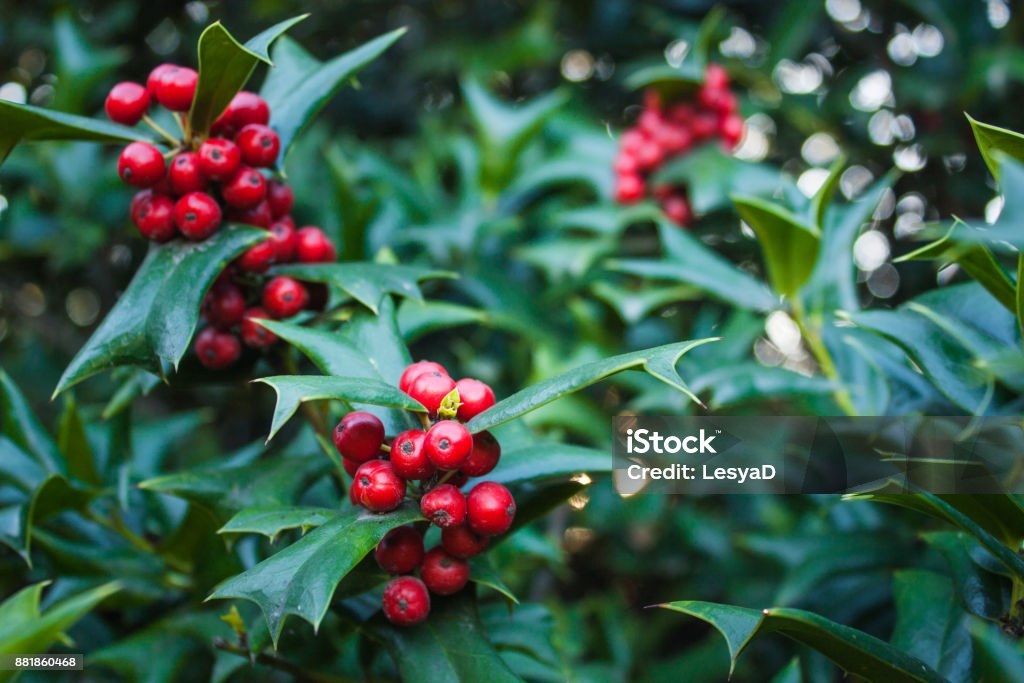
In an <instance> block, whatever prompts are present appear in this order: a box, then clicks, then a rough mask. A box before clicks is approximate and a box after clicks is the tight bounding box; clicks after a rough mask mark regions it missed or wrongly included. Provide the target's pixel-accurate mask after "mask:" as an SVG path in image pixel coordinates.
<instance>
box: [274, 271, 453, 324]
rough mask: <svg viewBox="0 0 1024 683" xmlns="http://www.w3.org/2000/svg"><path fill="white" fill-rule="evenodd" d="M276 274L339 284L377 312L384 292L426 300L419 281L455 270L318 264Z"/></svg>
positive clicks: (342, 288)
mask: <svg viewBox="0 0 1024 683" xmlns="http://www.w3.org/2000/svg"><path fill="white" fill-rule="evenodd" d="M274 272H275V273H279V274H282V275H290V276H292V277H294V278H298V279H299V280H305V281H308V282H325V283H327V284H332V285H335V286H336V287H339V288H340V289H341V290H342V291H344V292H345V293H346V294H348V295H349V296H351V297H352V298H353V299H355V300H356V301H358V302H359V303H361V304H363V305H364V306H366V307H367V308H369V309H370V310H371V311H373V312H374V313H378V312H379V311H378V310H377V304H378V303H380V300H381V297H383V296H384V295H385V294H396V295H399V296H407V297H411V298H413V299H416V300H417V301H422V300H423V293H422V292H420V288H419V285H418V283H419V282H420V281H422V280H427V279H430V278H439V277H445V278H448V277H455V274H454V273H448V272H444V271H439V270H430V269H429V268H418V267H416V266H395V265H390V264H384V263H317V264H297V265H288V266H279V267H277V268H275V269H274Z"/></svg>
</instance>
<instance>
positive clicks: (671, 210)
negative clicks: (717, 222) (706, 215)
mask: <svg viewBox="0 0 1024 683" xmlns="http://www.w3.org/2000/svg"><path fill="white" fill-rule="evenodd" d="M661 210H662V211H664V212H665V215H666V216H668V219H669V220H670V221H672V222H673V223H675V224H677V225H686V224H688V223H689V222H690V221H691V220H692V219H693V211H691V210H690V202H688V201H686V197H682V196H679V195H673V196H671V197H668V198H667V199H665V201H663V202H662V203H661Z"/></svg>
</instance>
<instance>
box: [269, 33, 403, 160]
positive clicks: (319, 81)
mask: <svg viewBox="0 0 1024 683" xmlns="http://www.w3.org/2000/svg"><path fill="white" fill-rule="evenodd" d="M404 34H405V29H404V28H400V29H396V30H394V31H391V32H390V33H385V34H384V35H382V36H379V37H377V38H374V39H373V40H371V41H369V42H368V43H365V44H363V45H361V46H359V47H357V48H356V49H354V50H351V51H349V52H346V53H344V54H342V55H338V56H337V57H334V58H333V59H330V60H328V61H326V62H323V63H319V62H316V61H315V60H313V58H311V57H308V58H303V59H302V60H301V62H300V63H301V65H302V66H303V67H304V70H303V71H301V72H298V73H294V75H293V77H292V80H291V82H290V83H289V84H288V85H289V87H287V88H284V89H281V88H276V87H275V88H273V89H270V88H269V87H268V88H266V89H265V90H264V91H263V93H264V96H265V97H266V100H267V104H268V105H270V111H271V117H270V125H271V126H272V127H273V128H274V130H276V131H277V134H278V136H279V137H280V138H281V156H280V157H279V159H281V160H283V159H284V158H285V155H286V154H287V153H288V150H289V149H290V148H291V145H292V143H293V142H294V141H295V138H296V137H297V136H298V134H299V133H300V132H302V130H303V129H304V128H305V127H306V126H307V125H308V124H309V122H310V121H311V120H312V119H313V117H314V116H316V114H317V112H319V111H320V110H321V109H322V108H323V107H324V105H326V104H327V101H328V100H330V99H331V98H332V97H334V95H335V93H337V92H338V90H339V89H340V88H341V86H342V85H344V84H345V82H346V81H348V80H349V79H350V78H352V77H353V76H355V75H356V74H357V73H358V72H359V71H360V70H361V69H362V68H363V67H365V66H366V65H367V64H369V63H370V62H372V61H373V60H375V59H376V58H377V57H379V56H380V55H381V54H382V53H383V52H384V51H385V50H387V49H388V48H389V47H391V46H392V45H393V44H394V43H395V41H397V40H398V39H399V38H401V37H402V35H404ZM285 49H287V50H289V51H290V52H291V53H292V54H294V53H295V52H296V51H295V49H294V47H289V48H285ZM274 59H275V60H277V51H275V53H274ZM295 63H296V60H292V61H291V62H289V64H288V66H289V68H293V67H294V66H295ZM314 65H315V66H314ZM276 68H277V67H276V65H275V69H276ZM277 82H279V81H278V80H277V79H276V78H275V77H274V69H271V72H270V76H268V78H267V85H268V86H270V84H271V83H277Z"/></svg>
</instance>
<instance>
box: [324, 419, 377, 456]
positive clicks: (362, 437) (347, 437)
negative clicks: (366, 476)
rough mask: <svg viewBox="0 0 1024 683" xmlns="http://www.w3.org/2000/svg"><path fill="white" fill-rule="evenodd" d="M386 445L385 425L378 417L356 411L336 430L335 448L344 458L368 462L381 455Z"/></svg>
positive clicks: (339, 424)
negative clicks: (382, 446)
mask: <svg viewBox="0 0 1024 683" xmlns="http://www.w3.org/2000/svg"><path fill="white" fill-rule="evenodd" d="M383 443H384V423H383V422H381V421H380V418H378V417H377V416H376V415H374V414H372V413H367V412H365V411H362V410H356V411H353V412H351V413H349V414H348V415H346V416H345V417H343V418H341V421H340V422H339V423H338V424H337V426H336V427H335V428H334V447H335V448H337V449H338V452H339V453H341V456H342V457H343V458H348V459H349V460H354V461H355V462H366V461H367V460H372V459H374V458H376V457H378V456H380V454H381V450H380V447H381V445H382V444H383Z"/></svg>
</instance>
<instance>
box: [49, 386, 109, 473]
mask: <svg viewBox="0 0 1024 683" xmlns="http://www.w3.org/2000/svg"><path fill="white" fill-rule="evenodd" d="M57 448H58V449H59V450H60V452H61V453H62V454H63V455H64V459H65V461H66V462H67V463H68V474H69V475H71V476H72V477H75V478H76V479H79V480H81V481H83V482H85V483H87V484H92V485H99V484H100V475H99V473H98V472H97V471H96V458H95V455H93V452H92V446H91V445H89V439H88V436H87V435H86V433H85V423H84V422H83V421H82V416H81V414H79V412H78V404H77V403H76V402H75V399H74V397H73V396H72V395H71V394H65V395H64V410H63V412H61V415H60V422H59V423H58V425H57Z"/></svg>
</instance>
